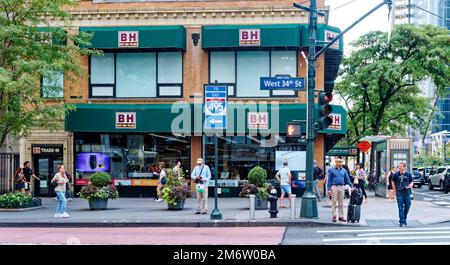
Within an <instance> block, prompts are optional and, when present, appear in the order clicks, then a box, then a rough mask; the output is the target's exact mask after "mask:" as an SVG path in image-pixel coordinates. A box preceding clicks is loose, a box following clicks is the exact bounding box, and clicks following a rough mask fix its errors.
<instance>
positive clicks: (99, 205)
mask: <svg viewBox="0 0 450 265" xmlns="http://www.w3.org/2000/svg"><path fill="white" fill-rule="evenodd" d="M106 208H108V199H95V200H92V201H89V209H91V210H106Z"/></svg>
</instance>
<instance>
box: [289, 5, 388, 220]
mask: <svg viewBox="0 0 450 265" xmlns="http://www.w3.org/2000/svg"><path fill="white" fill-rule="evenodd" d="M384 4H387V5H388V7H389V9H390V8H391V6H392V0H383V2H382V3H380V4H379V5H377V6H376V7H375V8H373V9H372V10H370V11H369V12H368V13H366V14H365V15H363V16H362V17H361V18H360V19H358V20H357V21H355V22H354V23H353V24H351V25H350V26H349V27H348V28H346V29H345V30H344V31H342V32H341V33H340V34H338V35H337V36H336V37H335V38H333V39H332V40H331V41H330V42H329V43H328V44H327V45H325V47H323V48H322V49H321V50H320V51H319V52H317V53H316V38H317V17H318V15H321V16H324V15H325V14H324V13H323V12H321V11H318V10H317V2H316V0H311V1H310V5H309V7H307V6H304V5H301V4H296V3H294V7H296V8H300V9H302V10H306V11H308V12H309V54H308V87H307V100H306V102H307V103H306V104H307V107H306V109H307V115H306V116H307V117H306V118H307V120H306V187H305V194H304V195H303V198H302V204H301V209H300V218H318V214H317V200H316V195H315V193H314V191H313V162H314V139H315V138H316V132H317V124H315V122H314V120H315V113H314V91H315V88H316V87H315V85H316V84H315V82H316V60H317V58H318V57H319V56H320V55H321V54H322V53H324V52H325V51H326V50H327V49H328V48H330V47H331V45H333V44H334V43H335V42H336V41H338V40H339V38H341V36H342V35H344V34H345V33H346V32H347V31H349V30H350V29H351V28H353V27H354V26H355V25H356V24H358V23H359V22H361V21H362V20H363V19H364V18H366V17H367V16H369V15H370V14H372V13H373V12H374V11H376V10H377V9H379V8H380V7H382V6H383V5H384Z"/></svg>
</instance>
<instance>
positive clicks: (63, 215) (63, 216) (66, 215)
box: [60, 213, 70, 218]
mask: <svg viewBox="0 0 450 265" xmlns="http://www.w3.org/2000/svg"><path fill="white" fill-rule="evenodd" d="M60 217H61V218H69V217H70V215H69V214H68V213H63V214H61V216H60Z"/></svg>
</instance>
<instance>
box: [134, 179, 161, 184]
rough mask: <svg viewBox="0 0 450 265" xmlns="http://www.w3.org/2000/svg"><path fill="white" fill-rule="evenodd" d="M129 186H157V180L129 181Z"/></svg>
mask: <svg viewBox="0 0 450 265" xmlns="http://www.w3.org/2000/svg"><path fill="white" fill-rule="evenodd" d="M131 186H158V180H156V179H133V180H131Z"/></svg>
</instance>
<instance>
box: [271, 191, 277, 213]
mask: <svg viewBox="0 0 450 265" xmlns="http://www.w3.org/2000/svg"><path fill="white" fill-rule="evenodd" d="M277 201H278V194H277V190H276V189H272V190H271V191H270V195H269V202H270V210H269V213H270V218H277V214H278V209H277Z"/></svg>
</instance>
